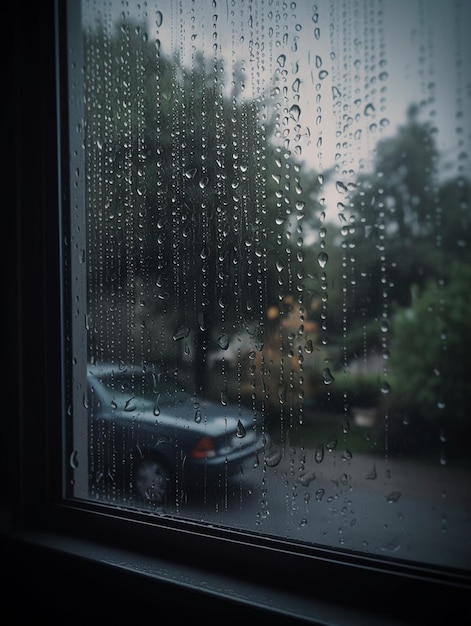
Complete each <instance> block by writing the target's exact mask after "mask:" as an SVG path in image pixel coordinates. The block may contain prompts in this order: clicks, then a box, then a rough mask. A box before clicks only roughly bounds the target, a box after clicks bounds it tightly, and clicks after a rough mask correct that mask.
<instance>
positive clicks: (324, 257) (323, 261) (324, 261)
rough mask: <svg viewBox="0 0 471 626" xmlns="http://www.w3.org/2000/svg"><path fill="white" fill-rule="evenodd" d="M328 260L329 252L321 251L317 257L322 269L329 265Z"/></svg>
mask: <svg viewBox="0 0 471 626" xmlns="http://www.w3.org/2000/svg"><path fill="white" fill-rule="evenodd" d="M328 260H329V256H328V254H327V252H319V255H318V257H317V262H318V263H319V266H320V267H322V269H324V267H325V266H326V265H327V261H328Z"/></svg>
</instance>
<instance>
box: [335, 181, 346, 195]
mask: <svg viewBox="0 0 471 626" xmlns="http://www.w3.org/2000/svg"><path fill="white" fill-rule="evenodd" d="M335 188H336V189H337V191H338V192H339V193H347V191H348V187H347V186H346V185H345V183H343V182H342V181H341V180H338V181H337V182H336V183H335Z"/></svg>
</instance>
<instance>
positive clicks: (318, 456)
mask: <svg viewBox="0 0 471 626" xmlns="http://www.w3.org/2000/svg"><path fill="white" fill-rule="evenodd" d="M314 460H315V462H316V463H322V461H323V460H324V444H323V443H318V444H317V445H316V449H315V451H314Z"/></svg>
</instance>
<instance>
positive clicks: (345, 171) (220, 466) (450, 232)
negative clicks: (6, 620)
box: [21, 0, 470, 623]
mask: <svg viewBox="0 0 471 626" xmlns="http://www.w3.org/2000/svg"><path fill="white" fill-rule="evenodd" d="M56 10H57V15H56V19H57V26H58V32H57V35H58V37H57V42H56V43H57V46H58V52H59V54H58V83H57V85H56V86H57V87H58V96H59V100H58V118H59V120H60V126H59V128H60V132H59V145H60V153H59V164H60V166H61V167H60V173H61V176H60V177H59V179H58V180H57V179H56V178H55V177H54V176H52V178H51V180H52V183H53V184H51V186H50V187H49V186H48V189H47V191H46V190H43V202H44V204H45V206H46V215H47V218H46V220H45V223H46V228H45V232H46V244H47V243H49V244H50V246H51V247H50V248H47V246H46V249H47V251H48V254H49V255H50V256H49V257H47V258H46V261H45V266H46V269H47V272H45V276H42V277H41V281H40V283H39V286H42V285H43V284H44V285H45V286H46V287H47V292H46V293H45V294H41V293H39V297H40V299H41V300H42V299H45V300H46V311H47V312H48V314H49V313H50V314H51V317H48V318H47V323H46V326H45V328H44V329H43V333H44V335H45V337H46V340H47V345H48V348H47V350H46V351H47V356H48V359H47V369H46V372H47V377H44V382H45V390H44V391H40V392H39V393H40V396H39V398H40V400H41V404H44V406H47V407H48V416H47V419H46V416H45V415H44V416H43V419H42V420H39V422H38V425H35V424H33V423H32V417H24V418H23V419H24V423H25V426H27V428H25V433H24V438H25V439H26V440H27V441H26V443H25V442H23V445H24V446H25V448H26V449H28V450H30V451H31V450H32V449H34V448H35V445H34V444H35V442H34V441H33V439H34V435H35V433H36V434H37V433H39V434H40V437H41V438H40V441H41V442H43V443H44V444H45V447H44V448H43V450H42V451H41V450H37V449H35V450H34V453H33V454H34V459H35V460H38V459H39V461H40V465H39V469H40V470H42V469H45V470H46V471H45V474H46V476H44V475H43V473H42V471H38V477H37V478H36V479H35V480H37V482H38V486H39V488H38V491H37V493H35V494H34V495H33V496H32V502H33V504H34V505H35V506H36V507H37V511H36V513H35V514H34V515H33V517H34V519H35V520H36V521H37V520H38V519H39V520H40V524H39V525H40V526H43V525H46V527H48V528H49V527H52V528H53V529H54V530H64V529H67V531H68V532H73V533H74V534H78V536H81V537H85V538H90V537H91V538H93V539H96V538H99V540H100V541H103V540H104V542H105V545H110V544H111V545H126V546H132V547H133V548H134V549H135V550H138V549H139V550H140V551H141V550H142V548H144V550H142V552H143V556H142V559H143V560H142V563H143V565H141V566H139V567H140V571H141V573H142V572H144V571H147V572H149V571H150V569H151V566H148V567H149V569H147V570H146V565H144V563H145V562H146V561H145V559H146V558H150V557H156V558H165V559H166V560H167V561H171V562H176V563H177V564H178V565H177V566H181V567H183V563H185V564H187V563H189V564H190V565H191V567H192V568H199V569H201V570H202V571H204V572H205V574H203V576H207V577H208V580H210V581H211V582H209V583H208V582H207V581H206V583H205V584H208V585H209V587H210V589H211V592H212V593H216V594H220V593H221V589H218V587H217V583H216V582H215V581H214V579H212V578H211V576H213V575H216V576H217V575H218V574H220V575H225V576H231V577H235V576H236V575H237V577H238V572H239V571H240V570H242V574H241V576H240V578H241V579H242V581H243V583H244V584H245V585H246V587H245V588H244V592H242V591H241V588H240V587H238V588H237V589H238V591H237V592H236V595H237V593H239V594H240V595H241V597H242V596H244V597H243V602H245V603H246V604H248V605H250V604H252V605H254V604H257V603H258V604H259V606H260V607H261V606H263V605H265V606H266V605H267V604H268V605H269V604H270V602H274V605H273V607H272V608H273V612H274V613H273V614H276V612H277V611H279V612H281V613H283V609H282V608H280V607H281V605H282V604H283V602H284V603H285V604H284V606H285V607H286V606H289V607H290V609H286V608H285V609H284V610H285V612H288V613H290V614H291V615H292V616H293V620H294V619H295V618H296V619H298V618H299V619H305V620H306V621H309V620H310V621H314V620H317V622H318V623H332V622H334V623H342V620H343V621H344V622H346V623H348V622H349V621H350V619H353V618H352V617H351V616H352V615H354V614H355V615H356V613H351V612H350V613H346V614H344V615H340V614H339V613H337V614H335V615H334V614H331V613H329V611H330V610H331V608H329V609H327V608H326V607H330V606H331V603H333V604H336V603H337V604H338V602H339V596H340V595H342V598H341V599H340V600H341V603H342V607H343V606H345V607H347V608H346V611H362V612H364V611H373V612H376V613H377V614H378V619H379V618H380V616H382V617H384V614H385V613H387V612H389V616H390V617H391V618H392V619H394V618H396V619H401V620H402V619H404V620H409V621H410V622H413V623H420V619H422V618H423V616H424V615H425V616H431V615H434V614H436V613H437V612H438V611H439V610H442V608H443V607H442V604H441V601H440V600H439V598H438V594H437V596H436V597H435V596H434V594H431V593H430V591H431V590H438V591H439V592H441V593H442V594H443V597H444V598H451V599H452V600H453V601H454V602H455V606H458V605H459V601H460V600H461V598H462V593H464V591H465V590H469V565H470V545H469V517H470V516H469V513H470V502H469V496H468V493H467V492H468V490H469V489H467V486H468V485H469V477H470V467H469V460H468V457H469V455H468V453H467V440H468V438H469V434H470V433H469V430H470V427H469V423H467V411H466V404H467V402H466V400H467V398H466V397H465V393H466V374H465V373H464V370H463V367H462V364H463V363H465V362H466V356H467V350H468V343H469V342H468V341H467V340H468V339H469V321H468V317H467V315H466V313H467V309H466V306H465V305H466V302H467V293H468V285H469V278H470V276H469V271H470V270H469V252H468V248H469V202H470V177H469V156H468V155H469V147H470V146H469V115H468V113H467V106H468V105H469V102H468V100H467V99H469V83H467V82H466V81H467V69H468V68H467V63H468V61H467V59H468V58H470V57H469V54H467V52H469V43H468V40H467V38H466V33H465V32H464V24H465V23H466V18H469V8H468V7H467V6H464V4H461V3H459V2H456V3H452V4H447V5H446V6H444V5H443V4H442V3H438V2H430V3H423V2H420V1H417V2H412V3H411V2H395V3H394V4H393V3H392V2H386V1H384V2H379V1H378V2H375V1H366V0H365V1H364V2H363V1H361V2H360V1H359V2H355V3H346V2H336V1H331V2H327V1H320V0H319V1H318V2H315V3H304V2H300V1H298V2H282V1H275V0H273V1H270V0H254V1H252V2H249V1H247V2H234V1H233V2H225V3H222V2H211V3H200V2H198V1H191V0H188V1H186V0H181V1H180V2H164V1H162V2H160V1H159V2H143V3H137V2H136V3H132V2H126V3H124V2H113V1H108V2H105V1H103V2H101V1H94V2H91V1H90V2H89V1H87V0H83V1H82V2H80V3H78V2H68V3H60V2H59V3H57V6H56ZM50 87H51V88H52V89H51V90H52V92H54V91H55V87H53V86H52V85H50ZM467 90H468V91H467ZM46 100H47V98H46ZM51 117H54V114H53V113H52V114H51ZM46 118H47V116H46ZM41 119H42V118H41ZM48 119H49V123H50V121H51V120H50V118H48ZM47 150H48V151H49V154H55V152H54V151H55V146H52V145H51V144H47ZM56 158H57V157H56ZM54 164H55V161H54V159H52V161H51V162H47V161H46V162H45V164H44V165H43V168H44V171H45V172H46V173H48V174H49V175H50V174H51V170H52V169H54ZM56 176H57V175H56ZM56 183H57V185H56ZM55 186H57V187H58V188H59V191H60V194H58V195H59V200H60V203H59V204H60V213H59V215H60V218H59V217H58V216H56V217H51V215H50V213H49V210H50V207H51V206H55V204H56V203H57V200H55V199H54V193H55ZM23 193H26V192H23ZM23 215H26V213H23ZM24 219H26V218H24ZM33 219H39V218H38V217H36V218H33ZM56 220H57V221H56ZM58 233H60V238H59V237H57V235H58ZM29 236H31V235H29ZM55 236H56V239H54V237H55ZM22 241H23V240H22ZM54 242H55V243H54ZM59 242H60V244H59ZM23 254H24V255H25V256H24V259H26V253H23ZM54 254H55V256H54ZM50 257H53V258H50ZM51 270H52V271H53V274H52V276H51ZM59 270H60V275H59ZM31 271H32V270H31V269H29V270H25V269H23V270H22V274H21V276H23V280H24V276H25V273H26V276H27V277H31V273H30V272H31ZM28 272H29V273H28ZM33 288H34V286H33V287H32V289H33ZM36 288H37V287H36ZM59 288H60V291H61V293H60V305H59V306H60V309H61V317H60V319H59V318H58V313H57V308H58V307H57V305H58V304H59ZM25 289H26V287H25V286H23V291H22V292H21V293H22V294H23V296H24V293H26V291H25ZM25 306H26V305H25ZM22 310H23V309H22ZM25 310H26V309H25ZM51 338H52V339H51ZM23 341H25V347H30V346H31V344H32V343H34V342H35V341H36V339H34V340H33V338H31V337H30V338H29V341H28V336H26V339H25V338H24V337H23ZM61 363H62V365H60V364H61ZM21 365H22V367H26V363H25V362H22V363H21ZM22 376H24V377H25V380H26V379H27V378H26V377H27V374H26V372H23V374H22ZM39 376H43V375H42V374H39ZM41 379H42V378H41ZM59 389H62V390H63V393H62V394H61V396H60V397H59ZM24 402H25V407H27V408H29V409H31V405H32V401H31V400H24ZM44 413H46V411H44ZM49 450H50V452H49ZM45 451H48V452H45ZM28 462H29V461H28ZM28 462H27V464H28ZM23 471H24V469H23ZM47 477H49V478H47ZM27 499H28V498H25V501H24V503H23V504H24V510H26V511H28V512H31V510H32V509H34V506H33V507H32V506H31V502H27V501H26V500H27ZM38 511H39V512H38ZM37 523H38V522H37ZM104 537H105V539H104ZM177 546H178V548H177ZM218 557H219V558H218ZM123 558H124V557H123ZM256 563H258V564H259V567H255V565H254V564H256ZM260 566H261V569H262V570H263V572H260ZM125 567H126V566H125ZM139 567H138V569H139ZM177 571H180V572H181V571H183V570H177ZM185 571H186V570H185ZM208 572H209V574H208ZM282 572H283V573H284V574H282ZM352 573H353V576H354V578H355V581H358V584H359V585H360V586H361V588H362V589H368V590H371V591H370V597H369V598H367V597H360V596H361V595H362V593H361V591H360V594H359V589H358V588H357V587H356V585H353V584H352V580H351V577H352ZM187 576H188V580H190V578H191V576H190V574H187ZM286 578H288V580H287V579H286ZM313 578H315V579H316V580H318V581H322V584H321V585H320V588H318V589H315V590H313V589H312V580H313ZM221 580H222V579H221ZM200 582H201V581H200ZM339 585H340V586H341V587H342V590H341V591H340V590H339ZM393 586H395V588H396V589H397V590H398V593H399V594H400V595H402V594H404V593H406V590H407V591H408V592H410V591H411V590H412V592H413V593H414V597H415V598H416V599H417V600H418V604H417V605H416V606H415V607H414V608H412V609H408V610H409V614H408V615H407V616H406V615H405V614H404V611H405V609H404V608H401V606H400V605H396V606H394V607H391V606H390V604H389V600H390V590H391V588H392V587H393ZM269 588H271V589H273V590H275V591H276V590H277V591H278V592H279V594H280V595H279V598H278V599H276V596H270V598H269V600H267V599H266V598H267V597H268V596H265V600H263V597H264V595H263V594H264V593H268V592H267V591H258V592H257V589H259V590H261V589H269ZM248 589H250V590H248ZM222 593H223V594H224V592H222ZM272 593H273V592H272ZM244 594H245V595H244ZM289 594H293V595H289ZM371 596H373V598H372V597H371ZM280 598H283V599H280ZM288 598H291V600H289V599H288ZM293 598H295V599H296V600H294V599H293ZM424 600H425V604H424V603H423V602H424ZM277 602H278V603H279V604H277ZM315 602H317V605H316V606H317V608H316V609H313V603H315ZM296 605H297V607H298V609H296V610H295V609H293V607H294V606H296ZM322 607H324V609H322ZM447 607H449V603H448V602H447ZM323 610H325V612H324V613H323V612H322V611H323ZM337 610H339V611H340V610H341V609H340V607H337ZM316 611H317V612H316ZM329 620H330V621H329Z"/></svg>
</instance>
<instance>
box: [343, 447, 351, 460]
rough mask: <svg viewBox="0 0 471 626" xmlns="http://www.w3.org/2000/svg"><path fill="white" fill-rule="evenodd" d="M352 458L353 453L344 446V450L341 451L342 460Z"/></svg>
mask: <svg viewBox="0 0 471 626" xmlns="http://www.w3.org/2000/svg"><path fill="white" fill-rule="evenodd" d="M352 458H353V454H352V452H351V450H349V449H348V448H345V450H344V451H343V452H342V459H343V460H344V461H350V460H351V459H352Z"/></svg>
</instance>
